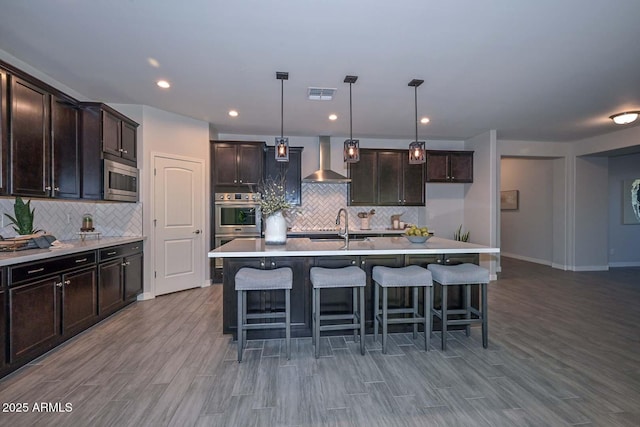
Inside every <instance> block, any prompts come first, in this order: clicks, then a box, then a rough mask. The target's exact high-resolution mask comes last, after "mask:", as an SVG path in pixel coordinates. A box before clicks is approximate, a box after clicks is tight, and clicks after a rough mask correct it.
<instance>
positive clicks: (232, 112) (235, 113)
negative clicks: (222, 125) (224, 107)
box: [229, 110, 238, 117]
mask: <svg viewBox="0 0 640 427" xmlns="http://www.w3.org/2000/svg"><path fill="white" fill-rule="evenodd" d="M229 115H230V116H231V117H238V112H237V111H236V110H229Z"/></svg>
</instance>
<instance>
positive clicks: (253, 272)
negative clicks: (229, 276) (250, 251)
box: [235, 267, 293, 362]
mask: <svg viewBox="0 0 640 427" xmlns="http://www.w3.org/2000/svg"><path fill="white" fill-rule="evenodd" d="M292 284H293V272H292V270H291V269H290V268H288V267H282V268H277V269H274V270H258V269H255V268H249V267H243V268H241V269H240V270H238V272H237V273H236V277H235V289H236V294H237V311H238V313H237V342H238V362H241V361H242V351H243V349H244V347H245V345H246V343H247V330H249V329H284V330H285V345H286V352H287V359H290V358H291V288H292ZM273 290H283V291H284V295H285V309H284V311H282V310H280V311H276V312H268V313H251V314H249V313H247V292H249V291H273ZM282 318H284V322H272V323H250V322H249V320H264V319H282Z"/></svg>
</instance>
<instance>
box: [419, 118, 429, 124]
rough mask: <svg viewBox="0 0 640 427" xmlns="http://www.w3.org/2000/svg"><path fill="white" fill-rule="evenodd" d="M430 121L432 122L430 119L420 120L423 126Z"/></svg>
mask: <svg viewBox="0 0 640 427" xmlns="http://www.w3.org/2000/svg"><path fill="white" fill-rule="evenodd" d="M430 121H431V120H430V119H429V117H423V118H421V119H420V123H422V124H423V125H426V124H427V123H429V122H430Z"/></svg>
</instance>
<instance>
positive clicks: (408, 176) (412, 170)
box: [402, 156, 425, 206]
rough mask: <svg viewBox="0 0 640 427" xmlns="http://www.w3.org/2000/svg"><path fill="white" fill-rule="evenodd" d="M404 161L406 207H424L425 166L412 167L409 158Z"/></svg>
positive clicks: (403, 197)
mask: <svg viewBox="0 0 640 427" xmlns="http://www.w3.org/2000/svg"><path fill="white" fill-rule="evenodd" d="M406 157H407V158H405V160H404V174H403V182H402V188H403V196H402V204H403V205H405V206H424V180H425V165H424V163H423V164H420V165H410V164H409V160H408V156H406Z"/></svg>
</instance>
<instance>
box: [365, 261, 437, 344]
mask: <svg viewBox="0 0 640 427" xmlns="http://www.w3.org/2000/svg"><path fill="white" fill-rule="evenodd" d="M371 277H372V278H373V280H374V282H375V283H374V293H373V304H374V306H373V307H374V310H373V340H374V341H377V340H378V326H379V325H382V353H384V354H386V353H387V328H388V325H390V324H402V323H413V339H414V340H415V339H416V338H417V337H418V324H419V323H424V349H425V351H429V344H430V338H431V299H432V295H433V280H432V279H431V273H430V272H429V270H427V269H426V268H422V267H420V266H417V265H409V266H406V267H395V268H394V267H383V266H378V265H377V266H375V267H373V272H372V274H371ZM380 288H382V309H380V301H379V299H380ZM388 288H412V289H413V298H412V299H413V306H412V307H410V308H407V307H405V308H394V309H389V308H388V293H387V289H388ZM418 288H424V314H423V315H422V316H420V314H419V313H418ZM390 314H391V315H396V314H400V315H402V316H401V317H392V318H389V315H390ZM404 314H411V315H412V316H411V317H404Z"/></svg>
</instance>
